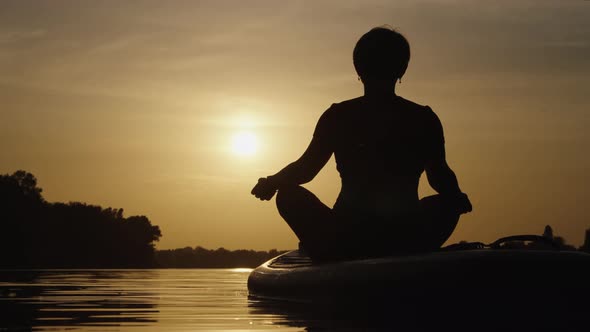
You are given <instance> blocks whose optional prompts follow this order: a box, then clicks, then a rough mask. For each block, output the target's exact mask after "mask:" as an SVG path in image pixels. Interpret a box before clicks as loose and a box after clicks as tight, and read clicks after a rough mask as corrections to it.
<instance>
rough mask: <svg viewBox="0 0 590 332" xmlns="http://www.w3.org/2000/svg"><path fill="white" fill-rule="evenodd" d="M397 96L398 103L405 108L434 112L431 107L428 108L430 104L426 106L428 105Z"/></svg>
mask: <svg viewBox="0 0 590 332" xmlns="http://www.w3.org/2000/svg"><path fill="white" fill-rule="evenodd" d="M397 98H398V100H399V102H400V104H401V105H403V107H404V108H405V109H409V110H415V111H417V112H423V113H434V112H433V111H432V109H431V108H430V106H428V105H421V104H418V103H416V102H414V101H411V100H409V99H406V98H403V97H400V96H398V97H397Z"/></svg>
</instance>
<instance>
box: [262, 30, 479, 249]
mask: <svg viewBox="0 0 590 332" xmlns="http://www.w3.org/2000/svg"><path fill="white" fill-rule="evenodd" d="M353 60H354V67H355V69H356V71H357V73H358V76H359V79H360V80H362V82H363V85H364V92H365V93H364V96H362V97H359V98H355V99H351V100H347V101H343V102H341V103H337V104H333V105H332V106H331V107H330V108H329V109H328V110H326V111H325V112H324V113H323V114H322V116H321V117H320V119H319V121H318V123H317V125H316V128H315V132H314V134H313V138H312V140H311V143H310V144H309V147H308V148H307V150H306V151H305V152H304V153H303V155H302V156H301V157H300V158H299V159H298V160H297V161H295V162H293V163H291V164H289V165H288V166H286V167H285V168H283V169H282V170H281V171H280V172H278V173H277V174H275V175H272V176H268V177H266V178H261V179H259V180H258V184H256V186H255V187H254V189H252V194H253V195H254V196H256V197H258V198H260V199H262V200H270V199H271V198H272V197H273V196H274V194H275V192H278V194H277V207H278V210H279V213H280V214H281V216H282V217H283V218H284V219H285V221H286V222H287V223H288V224H289V226H290V227H291V229H293V231H294V232H295V234H296V235H297V237H298V238H299V240H300V241H301V242H300V246H302V247H303V249H304V250H305V251H307V252H308V253H309V254H310V256H311V257H312V258H316V259H331V258H338V257H368V256H381V255H389V254H398V253H411V252H420V251H430V250H435V249H437V248H439V247H440V246H441V245H442V244H443V243H444V242H445V241H446V240H447V239H448V238H449V236H450V235H451V233H452V232H453V230H454V229H455V226H456V225H457V222H458V220H459V216H460V215H461V214H463V213H466V212H469V211H471V203H470V202H469V199H468V198H467V195H465V194H463V193H462V192H461V190H460V189H459V185H458V183H457V178H456V177H455V174H454V173H453V171H452V170H451V169H450V168H449V166H448V165H447V162H446V159H445V147H444V137H443V128H442V125H441V123H440V120H439V119H438V117H437V116H436V114H435V113H434V112H433V111H432V110H431V109H430V107H428V106H422V105H418V104H416V103H414V102H411V101H409V100H406V99H404V98H402V97H400V96H398V95H396V94H395V85H396V83H397V81H398V80H399V81H400V82H401V78H402V76H403V75H404V73H405V72H406V69H407V67H408V62H409V60H410V45H409V44H408V41H407V40H406V39H405V38H404V36H402V35H401V34H400V33H398V32H397V31H394V30H392V29H388V28H375V29H372V30H371V31H369V32H367V33H366V34H365V35H363V36H362V37H361V38H360V40H359V41H358V42H357V44H356V46H355V48H354V52H353ZM332 153H334V155H335V157H336V164H337V169H338V172H339V173H340V177H341V179H342V189H341V191H340V194H339V196H338V199H337V201H336V204H335V205H334V207H333V208H332V209H331V208H329V207H328V206H326V205H324V204H323V203H322V202H321V201H320V200H319V199H318V198H317V197H316V196H315V195H314V194H312V193H311V192H310V191H308V190H307V189H305V188H303V187H301V186H300V185H301V184H303V183H307V182H309V181H311V180H312V179H313V178H314V177H315V176H316V174H317V173H318V172H319V171H320V170H321V169H322V167H323V166H324V165H325V164H326V162H327V161H328V160H329V159H330V157H331V156H332ZM423 171H426V175H427V176H428V182H429V183H430V185H431V186H432V188H433V189H434V190H436V191H437V192H438V195H435V196H429V197H425V198H423V199H419V198H418V181H419V179H420V175H421V174H422V172H423Z"/></svg>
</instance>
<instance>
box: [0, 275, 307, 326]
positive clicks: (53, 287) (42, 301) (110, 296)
mask: <svg viewBox="0 0 590 332" xmlns="http://www.w3.org/2000/svg"><path fill="white" fill-rule="evenodd" d="M249 272H250V269H178V270H177V269H162V270H42V271H1V272H0V318H1V319H0V331H2V330H5V329H9V330H19V329H29V328H32V329H33V330H36V331H61V330H66V329H67V330H82V331H127V330H138V331H155V330H158V331H195V330H208V331H237V330H248V331H256V330H269V329H275V330H276V329H280V330H285V331H288V330H293V331H299V330H301V328H300V327H292V326H289V325H290V324H289V323H290V322H288V321H286V319H285V318H284V317H282V316H280V315H275V314H269V313H267V312H265V311H264V310H262V311H261V310H256V309H253V308H255V307H256V303H255V302H253V300H249V299H248V291H247V286H246V281H247V277H248V274H249Z"/></svg>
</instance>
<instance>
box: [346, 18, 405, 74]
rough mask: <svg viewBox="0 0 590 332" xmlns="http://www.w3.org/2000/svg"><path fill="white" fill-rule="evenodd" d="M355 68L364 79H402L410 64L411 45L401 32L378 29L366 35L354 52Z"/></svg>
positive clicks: (387, 28)
mask: <svg viewBox="0 0 590 332" xmlns="http://www.w3.org/2000/svg"><path fill="white" fill-rule="evenodd" d="M352 57H353V62H354V68H355V69H356V72H357V74H358V75H359V76H360V77H361V78H362V79H393V80H395V79H398V78H401V76H402V75H403V73H404V71H405V70H406V68H407V67H408V63H409V62H410V44H409V43H408V40H407V39H406V38H405V37H404V36H403V35H402V34H401V33H399V32H397V31H395V30H394V29H391V28H389V27H377V28H373V29H371V30H370V31H369V32H367V33H365V34H364V35H363V36H362V37H361V38H360V39H359V41H358V42H357V43H356V46H355V47H354V51H353V55H352Z"/></svg>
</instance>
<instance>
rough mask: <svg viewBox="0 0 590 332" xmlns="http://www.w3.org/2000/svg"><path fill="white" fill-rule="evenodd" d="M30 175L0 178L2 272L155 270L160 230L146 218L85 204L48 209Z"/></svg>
mask: <svg viewBox="0 0 590 332" xmlns="http://www.w3.org/2000/svg"><path fill="white" fill-rule="evenodd" d="M41 193H42V189H41V188H39V187H37V179H36V178H35V176H34V175H33V174H31V173H28V172H26V171H20V170H19V171H17V172H15V173H13V174H12V175H8V174H6V175H0V227H1V229H2V231H1V233H0V234H1V235H0V236H1V239H0V268H107V267H121V268H123V267H151V266H154V265H155V259H154V252H155V247H154V243H155V242H156V241H158V240H159V239H160V237H161V236H162V234H161V232H160V228H159V227H158V226H155V225H152V224H151V222H150V220H149V219H148V218H147V217H145V216H131V217H127V218H125V217H124V216H123V209H113V208H106V209H105V208H102V207H100V206H97V205H89V204H86V203H80V202H69V203H48V202H47V201H45V199H44V198H43V196H42V195H41Z"/></svg>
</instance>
